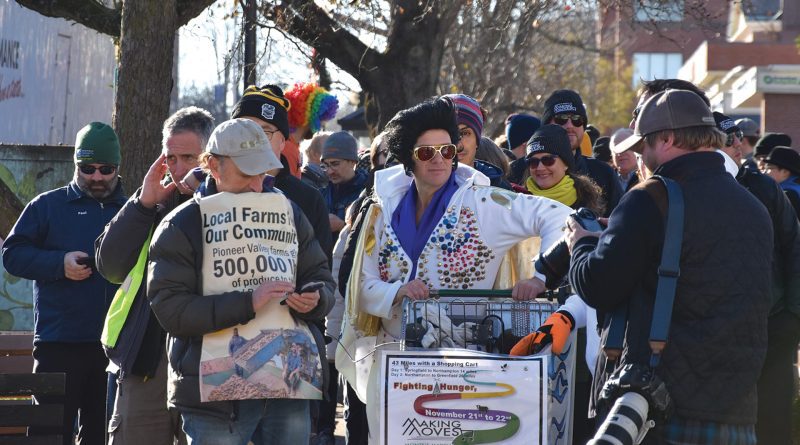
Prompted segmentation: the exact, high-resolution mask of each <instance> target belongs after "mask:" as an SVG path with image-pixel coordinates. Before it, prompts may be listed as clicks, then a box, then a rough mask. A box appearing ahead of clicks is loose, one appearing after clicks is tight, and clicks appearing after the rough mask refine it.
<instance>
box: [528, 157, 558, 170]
mask: <svg viewBox="0 0 800 445" xmlns="http://www.w3.org/2000/svg"><path fill="white" fill-rule="evenodd" d="M556 159H558V156H555V155H547V156H542V157H541V158H533V157H531V158H528V165H529V166H531V167H533V168H537V167H539V163H541V164H542V165H544V166H545V167H552V166H553V164H555V163H556Z"/></svg>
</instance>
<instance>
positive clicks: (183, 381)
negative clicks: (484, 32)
mask: <svg viewBox="0 0 800 445" xmlns="http://www.w3.org/2000/svg"><path fill="white" fill-rule="evenodd" d="M336 109H337V103H336V99H335V97H334V96H333V95H331V94H330V93H328V92H327V91H325V90H324V89H322V88H320V87H319V86H317V85H314V84H305V83H300V84H296V85H294V86H292V87H291V88H289V89H288V90H287V91H285V92H284V91H283V89H281V88H280V87H278V86H275V85H265V86H262V87H255V86H252V87H249V88H248V89H247V90H246V91H245V93H244V95H243V96H242V98H241V100H239V102H238V103H237V104H236V105H235V106H234V108H233V112H232V114H231V119H230V120H228V121H225V122H222V123H218V125H215V122H214V119H213V118H212V117H211V115H210V114H209V113H208V112H207V111H205V110H203V109H200V108H197V107H187V108H183V109H180V110H178V111H177V112H175V113H174V114H173V115H172V116H170V117H169V118H168V119H167V120H166V121H165V122H164V125H163V140H162V150H161V154H160V155H159V156H158V157H157V158H156V159H155V160H154V161H153V163H152V165H151V167H150V169H149V171H148V172H147V174H146V175H145V177H144V179H143V181H142V183H141V184H140V185H138V186H137V187H133V185H130V184H128V185H127V186H128V187H129V189H128V191H129V192H130V197H127V196H126V191H125V189H123V185H122V184H121V181H120V178H119V170H120V168H121V167H122V166H123V163H122V158H123V157H124V153H125V151H126V147H120V144H119V141H118V139H117V136H116V134H115V133H114V130H113V129H112V128H111V127H109V126H108V125H106V124H102V123H98V122H94V123H91V124H89V125H87V126H86V127H85V128H83V129H82V130H81V131H80V132H79V133H78V134H77V137H76V142H75V155H74V163H75V173H74V177H73V179H72V181H71V182H70V183H69V184H67V185H66V186H64V187H62V188H59V189H56V190H52V191H49V192H46V193H43V194H41V195H39V196H37V197H36V198H35V199H34V200H32V201H31V202H30V203H29V204H28V205H27V206H26V207H25V209H24V211H23V212H22V214H21V216H20V217H19V220H18V221H17V223H16V224H15V226H14V228H13V229H12V231H11V233H10V234H9V235H8V237H7V239H6V240H5V242H4V243H3V249H2V257H3V263H4V266H5V268H6V269H7V270H8V272H9V273H11V274H13V275H16V276H19V277H23V278H27V279H30V280H33V281H34V302H35V304H34V311H35V321H34V349H33V356H34V370H33V371H34V372H35V373H40V372H63V373H65V374H66V393H65V396H64V397H63V400H61V401H62V402H63V403H64V412H63V425H62V428H61V429H60V430H59V431H49V432H51V433H56V434H60V435H62V437H63V443H64V444H65V445H66V444H71V443H74V442H75V440H77V441H78V442H79V443H81V444H90V445H91V444H103V443H110V444H115V445H120V444H122V445H125V444H143V443H147V444H150V445H160V444H173V443H189V444H215V445H216V444H232V445H233V444H236V445H245V444H247V443H248V442H251V441H252V442H253V443H255V444H256V445H259V444H291V445H297V444H300V443H311V444H317V445H325V444H333V443H334V430H335V427H336V407H337V394H338V393H339V392H340V391H341V392H342V393H343V398H344V405H345V426H346V430H347V443H348V444H354V445H366V444H378V443H380V440H379V438H378V435H377V431H378V428H379V423H378V422H379V420H378V414H379V411H380V410H379V409H378V403H379V399H378V398H379V394H380V393H379V385H378V382H377V379H378V372H377V371H378V369H377V368H378V366H375V365H374V364H375V363H376V362H377V361H378V360H379V354H380V353H381V352H382V351H385V350H387V349H390V348H397V344H398V342H400V341H401V340H403V339H402V338H401V332H402V324H403V323H404V320H403V319H402V304H403V301H405V300H407V299H410V300H423V299H427V298H429V297H430V296H431V291H432V290H434V289H492V288H493V287H495V286H497V281H498V280H497V279H498V275H499V269H500V265H501V263H502V262H503V260H504V258H505V257H506V255H507V253H509V251H510V250H512V249H514V248H515V247H517V246H519V245H521V244H522V243H524V242H526V240H529V239H531V238H534V237H535V238H538V239H539V240H540V252H541V255H539V256H538V257H536V258H534V257H531V258H525V260H526V262H527V263H529V264H530V266H531V267H529V268H527V269H525V268H523V269H522V270H524V271H527V272H526V273H527V275H523V276H522V277H521V278H520V279H519V280H517V281H516V282H515V283H509V284H508V287H511V295H512V298H513V299H514V300H517V301H530V300H533V299H535V298H536V297H537V296H538V295H540V294H542V293H543V292H545V291H546V290H547V289H554V288H557V287H559V286H562V285H564V284H566V283H569V284H570V285H571V286H572V289H573V292H574V294H572V295H570V296H569V297H568V298H566V299H565V300H563V301H560V303H561V307H560V309H559V310H558V311H557V312H556V313H554V314H553V315H552V316H550V318H548V319H547V321H546V322H545V323H544V324H543V325H542V326H540V327H539V328H538V329H537V330H536V331H535V332H532V333H530V335H527V336H525V337H522V338H517V339H516V340H518V343H517V344H516V345H515V346H514V347H513V349H511V351H510V352H511V354H512V355H529V354H533V353H536V352H538V351H539V350H541V348H542V347H543V346H544V345H547V344H551V345H552V350H553V352H554V353H559V352H561V348H562V347H563V346H564V343H565V341H566V337H568V336H569V335H570V333H571V332H572V331H574V330H578V345H579V349H578V352H577V355H578V357H581V358H582V359H581V360H579V361H578V362H579V363H578V369H577V373H576V378H575V386H574V391H575V402H574V411H573V423H572V425H573V443H575V444H578V443H580V444H583V443H586V442H587V441H589V440H591V438H592V437H593V436H594V435H595V433H596V431H597V428H598V425H599V424H600V423H602V421H603V420H604V419H605V418H606V416H607V414H608V412H609V410H610V409H611V405H612V403H613V402H614V400H610V399H609V397H608V394H607V391H606V392H604V391H603V389H604V387H608V384H607V383H608V382H610V381H616V380H619V378H620V375H621V374H624V372H625V370H630V368H631V367H634V368H636V367H641V368H642V369H645V370H646V371H647V372H649V374H647V375H649V376H651V377H650V379H649V380H648V383H651V384H652V385H653V386H655V385H656V383H659V384H661V385H663V388H665V389H666V393H668V394H669V396H668V399H669V400H670V403H669V409H668V410H664V412H663V413H660V415H661V417H659V418H658V420H657V422H656V425H655V428H654V429H653V430H652V431H651V432H650V433H648V435H647V436H646V437H645V442H644V443H653V444H656V443H659V444H660V443H668V444H734V445H735V444H742V445H745V444H748V445H749V444H756V443H759V444H789V443H791V430H792V425H791V417H790V412H791V406H792V401H793V398H794V397H795V395H796V389H795V388H794V377H795V374H794V372H795V367H794V360H795V358H796V353H797V347H798V341H800V234H799V233H798V229H800V225H798V224H799V223H798V214H799V213H800V154H798V152H797V151H796V150H794V149H793V148H792V141H791V138H790V137H789V136H788V135H786V134H781V133H766V134H763V135H762V134H761V133H760V127H759V125H758V124H757V123H756V122H754V121H753V120H751V119H748V118H743V119H739V120H733V119H731V118H729V117H728V116H725V115H724V114H722V113H719V112H712V111H711V109H710V104H709V100H708V98H707V97H706V95H705V93H704V92H703V91H702V90H700V89H698V88H697V87H696V86H695V85H693V84H691V83H689V82H685V81H681V80H677V79H657V80H653V81H647V82H644V83H643V85H642V87H641V89H640V94H639V100H638V103H637V104H636V106H635V108H634V109H633V111H632V116H633V119H632V120H631V124H630V128H622V129H617V130H616V131H614V132H611V133H610V134H609V135H608V136H602V135H600V132H599V131H597V130H596V129H594V128H593V127H592V126H591V125H590V122H591V120H590V116H588V114H587V111H586V106H585V105H584V103H583V99H582V98H581V96H580V94H579V92H576V91H573V90H566V89H562V90H557V91H554V92H552V94H550V96H549V97H548V98H547V99H546V100H545V102H544V110H543V111H542V113H541V115H540V116H534V115H532V114H527V113H518V114H512V115H510V116H508V117H507V118H506V119H505V128H504V129H505V131H504V133H503V134H502V135H500V136H499V137H497V138H496V139H494V140H492V139H490V138H488V137H487V136H486V135H485V134H484V123H485V122H486V120H487V118H488V116H487V112H486V111H485V110H484V109H483V108H482V107H481V105H480V103H479V102H478V101H477V100H476V99H475V98H473V97H471V96H469V95H466V94H448V95H444V96H440V97H434V98H431V99H429V100H426V101H424V102H422V103H419V104H414V105H413V106H411V107H409V108H407V109H405V110H402V111H400V112H399V113H398V114H397V115H396V116H394V118H393V119H391V120H390V121H389V122H388V124H387V125H386V127H385V128H384V129H383V131H382V132H381V133H380V134H378V135H377V136H376V137H375V138H374V139H373V141H372V144H371V146H370V147H369V149H365V150H361V149H359V142H358V140H357V139H356V138H355V137H353V136H352V135H351V134H350V133H348V132H345V131H338V132H328V131H324V127H325V122H326V121H328V120H330V119H332V118H333V116H334V115H335V113H336ZM768 124H769V123H767V125H766V127H768V126H769V125H768ZM670 184H672V186H676V188H677V189H678V190H680V191H681V195H682V200H681V201H680V204H676V201H674V200H673V197H672V195H670V194H669V193H668V191H667V190H668V187H670V186H671V185H670ZM665 187H667V188H665ZM220 196H224V197H225V200H226V201H224V202H222V203H220V202H219V201H215V203H216V204H215V205H216V206H220V205H221V206H222V207H223V208H226V209H227V210H228V211H229V213H225V212H223V213H219V212H218V213H216V214H211V213H207V211H206V205H207V204H206V203H207V202H210V200H214V199H215V197H220ZM253 199H256V200H260V199H263V200H268V201H269V203H270V204H269V205H270V206H272V207H269V208H277V209H282V211H285V212H287V213H286V214H288V215H290V217H289V218H288V219H287V220H282V221H281V227H283V228H284V229H285V233H286V236H285V239H286V240H288V241H287V242H288V243H289V245H290V246H291V247H292V249H294V250H292V249H288V250H287V251H286V252H284V251H281V252H282V253H281V254H285V255H286V256H285V258H287V264H289V265H290V267H289V268H288V270H287V269H286V268H283V269H282V270H281V271H279V272H278V271H277V269H274V270H272V269H271V270H269V271H266V272H265V274H264V276H263V279H260V280H251V282H252V284H250V285H246V286H241V285H230V286H228V285H227V284H226V286H228V287H225V286H222V285H217V284H213V283H214V278H212V276H211V275H212V274H215V275H214V276H216V277H219V276H223V274H224V273H225V269H224V268H223V267H222V266H219V269H217V268H216V266H215V265H212V259H211V258H212V255H211V254H210V251H209V250H208V249H206V248H205V247H207V245H208V244H209V243H210V242H211V240H210V239H209V238H211V239H214V241H215V242H219V241H220V237H223V238H222V239H223V240H224V237H225V236H228V235H227V234H226V233H215V232H214V231H213V230H208V231H207V230H206V228H207V227H209V226H213V224H214V223H213V222H212V223H210V222H209V218H212V219H213V220H220V221H221V220H223V219H226V218H228V220H230V218H233V219H234V221H235V219H236V218H237V216H236V212H237V211H238V210H237V209H240V207H237V206H241V205H242V204H241V203H247V202H254V201H252V200H253ZM248 200H250V201H248ZM226 206H227V207H226ZM675 206H679V207H680V210H681V211H682V212H683V217H682V221H681V225H679V226H678V227H679V229H680V230H681V233H682V235H681V236H680V237H678V239H679V240H680V243H679V245H678V246H677V253H674V251H675V246H674V244H675V243H674V242H673V241H674V235H675V233H672V232H670V228H671V227H674V221H669V220H668V218H667V216H668V215H673V213H672V212H673V211H674V210H675V209H674V208H673V207H675ZM214 208H218V207H214ZM579 209H588V210H589V211H591V212H592V214H594V215H596V216H597V217H598V218H599V221H600V222H601V223H602V225H603V226H604V229H603V230H602V231H590V230H587V229H586V228H585V227H583V226H582V225H581V224H580V223H579V221H578V220H577V219H575V218H573V217H572V216H571V214H573V212H576V211H578V210H579ZM265 213H267V212H265ZM277 214H278V213H277V212H276V215H277ZM226 215H228V216H226ZM275 218H277V217H275ZM242 222H243V221H242ZM264 233H266V231H265V232H264ZM270 236H272V235H270ZM559 242H565V243H566V246H567V249H568V252H567V254H568V255H569V256H570V261H569V268H568V270H564V271H557V270H554V269H553V268H551V267H549V266H548V263H547V261H544V260H542V257H544V256H545V255H547V254H545V252H547V251H548V249H549V248H550V247H553V246H555V245H557V244H558V243H559ZM289 250H292V252H293V253H292V255H288V253H287V252H288V251H289ZM548 254H549V253H548ZM670 255H672V257H674V260H675V261H676V264H677V268H676V269H674V270H673V269H670V268H669V267H665V266H664V265H665V264H666V261H667V259H669V258H670V257H671V256H670ZM534 260H536V261H534ZM281 261H283V260H282V259H281ZM232 264H233V263H232ZM276 264H277V263H276ZM281 264H283V263H281ZM259 271H260V270H259ZM273 272H274V273H273ZM217 273H219V275H216V274H217ZM254 273H255V272H254ZM228 274H229V275H232V273H228ZM120 284H121V286H120ZM310 284H314V285H315V286H314V287H313V289H314V290H308V289H311V288H310V287H306V286H308V285H310ZM663 288H666V289H667V290H664V289H663ZM663 294H667V295H671V299H670V301H671V303H670V304H669V306H666V309H664V306H663V305H662V304H661V301H663V300H662V298H661V296H662V295H663ZM112 300H113V301H112ZM118 301H127V305H126V306H125V310H124V311H123V312H124V314H122V315H120V312H121V311H119V310H118V306H117V304H118ZM279 301H280V303H278V302H279ZM109 307H111V309H109ZM278 310H280V311H286V313H287V314H289V315H290V316H291V319H292V320H294V322H295V323H297V324H298V325H300V326H302V327H304V328H307V329H308V330H309V332H311V334H312V337H313V340H312V341H310V342H308V343H300V342H296V341H293V342H291V343H287V346H286V348H287V351H290V353H287V354H284V356H283V359H282V360H283V361H285V362H287V367H286V368H285V369H284V374H283V376H282V378H281V379H279V380H281V381H283V382H285V385H286V387H287V393H288V394H290V395H291V396H292V397H289V398H269V399H259V398H255V399H252V398H251V399H247V400H230V401H204V399H203V395H202V394H201V389H200V388H201V380H202V372H201V368H202V366H204V365H205V362H203V364H202V365H201V361H202V359H201V356H202V354H204V353H205V352H204V351H203V349H204V348H203V338H204V336H206V335H209V334H213V333H214V332H217V331H220V330H222V329H228V328H233V336H232V337H230V338H231V340H230V341H229V343H228V346H227V349H228V351H227V353H228V354H229V355H230V356H231V357H234V356H235V355H237V354H240V353H241V351H243V350H246V349H247V347H246V342H247V340H246V339H244V338H243V337H241V336H240V335H239V330H237V328H236V327H237V326H242V325H246V324H247V323H248V322H253V320H254V319H255V318H256V317H257V315H258V314H259V313H263V312H264V311H278ZM617 314H626V316H625V317H624V318H622V323H624V325H623V326H624V330H623V332H624V348H623V349H622V350H621V352H619V353H614V352H612V351H611V349H612V348H606V349H604V346H605V345H607V344H610V343H608V341H609V338H610V337H611V336H613V335H615V334H614V333H613V332H612V331H613V330H614V326H615V325H614V323H616V321H615V320H618V319H619V316H618V315H617ZM662 319H666V320H668V324H667V325H668V328H669V329H668V332H669V336H668V339H666V346H663V345H662V346H661V347H659V348H656V347H655V346H653V344H654V343H653V342H652V341H650V340H652V338H651V331H650V330H651V324H653V325H655V324H656V323H657V322H658V321H659V320H662ZM301 349H302V350H303V351H305V352H304V353H303V354H302V357H307V356H309V355H310V354H311V351H318V354H319V356H320V359H321V362H322V372H321V375H322V380H323V382H320V385H321V388H322V392H323V393H324V397H323V399H322V400H314V401H311V400H307V399H303V398H299V397H296V395H297V394H300V393H302V391H301V387H300V385H302V384H303V382H301V379H300V378H299V375H300V372H299V370H300V369H301V368H302V367H303V366H306V367H307V366H308V364H307V363H306V362H302V363H301V361H300V357H301V354H299V353H298V351H300V350H301ZM375 350H377V351H378V353H376V354H373V355H372V357H368V358H366V359H365V360H359V361H354V360H353V359H354V357H355V356H361V355H362V354H360V353H359V352H358V351H375ZM279 361H280V360H279ZM232 363H233V365H232V366H231V368H232V369H233V373H234V374H235V375H236V376H238V377H240V378H245V377H246V375H248V374H249V373H250V372H251V371H250V369H249V368H248V366H249V365H248V364H247V363H245V362H242V361H234V362H232ZM307 374H308V375H314V370H313V369H309V370H308V372H307ZM340 385H342V388H341V389H340V387H339V386H340ZM38 401H39V402H46V401H47V400H41V399H39V400H38ZM46 432H48V431H42V430H39V431H37V430H36V429H31V432H30V433H31V434H41V433H46Z"/></svg>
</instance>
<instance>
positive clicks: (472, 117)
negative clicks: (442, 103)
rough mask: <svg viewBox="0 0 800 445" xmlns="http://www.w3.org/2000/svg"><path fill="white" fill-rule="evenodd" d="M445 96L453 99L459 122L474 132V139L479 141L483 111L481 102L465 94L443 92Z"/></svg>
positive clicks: (481, 131)
mask: <svg viewBox="0 0 800 445" xmlns="http://www.w3.org/2000/svg"><path fill="white" fill-rule="evenodd" d="M444 97H446V98H448V99H450V100H451V101H453V103H454V104H455V106H456V118H457V120H458V123H459V124H464V125H466V126H467V127H469V128H471V129H472V132H473V133H475V140H476V141H480V139H481V134H482V133H483V112H482V111H481V104H479V103H478V101H477V100H475V99H473V98H471V97H469V96H467V95H466V94H445V96H444Z"/></svg>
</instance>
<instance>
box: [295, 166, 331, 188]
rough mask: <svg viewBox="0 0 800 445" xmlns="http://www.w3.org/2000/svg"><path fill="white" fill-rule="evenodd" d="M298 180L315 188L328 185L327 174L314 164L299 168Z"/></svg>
mask: <svg viewBox="0 0 800 445" xmlns="http://www.w3.org/2000/svg"><path fill="white" fill-rule="evenodd" d="M300 180H301V181H303V182H304V183H305V184H308V185H310V186H311V187H314V188H315V189H317V190H322V189H324V188H325V187H327V186H328V175H326V174H325V172H324V171H322V168H320V166H319V165H315V164H306V165H304V166H303V168H302V169H301V170H300Z"/></svg>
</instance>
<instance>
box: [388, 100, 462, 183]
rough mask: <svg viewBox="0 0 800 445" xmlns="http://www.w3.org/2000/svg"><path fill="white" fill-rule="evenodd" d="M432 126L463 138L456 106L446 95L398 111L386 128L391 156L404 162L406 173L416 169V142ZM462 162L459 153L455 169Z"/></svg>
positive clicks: (456, 140) (454, 159)
mask: <svg viewBox="0 0 800 445" xmlns="http://www.w3.org/2000/svg"><path fill="white" fill-rule="evenodd" d="M428 130H444V131H446V132H447V133H449V134H450V141H451V142H452V143H453V144H457V143H458V140H459V134H458V121H457V120H456V107H455V105H454V104H453V102H452V101H451V100H450V99H448V98H446V97H438V98H431V99H428V100H426V101H425V102H422V103H420V104H417V105H414V106H413V107H411V108H407V109H405V110H402V111H400V112H398V113H397V114H396V115H395V116H394V117H393V118H392V120H391V121H389V123H388V124H386V128H385V130H384V131H385V132H386V134H385V136H384V137H385V140H384V141H385V143H386V146H387V147H388V148H389V153H390V154H391V156H392V157H393V158H394V159H396V160H397V162H399V163H401V164H403V167H404V168H405V171H406V173H409V174H410V173H411V172H412V171H413V170H414V157H413V151H414V145H415V144H416V143H417V139H418V138H419V137H420V135H422V133H424V132H426V131H428ZM457 165H458V156H456V157H454V158H453V169H454V170H455V168H456V166H457Z"/></svg>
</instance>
